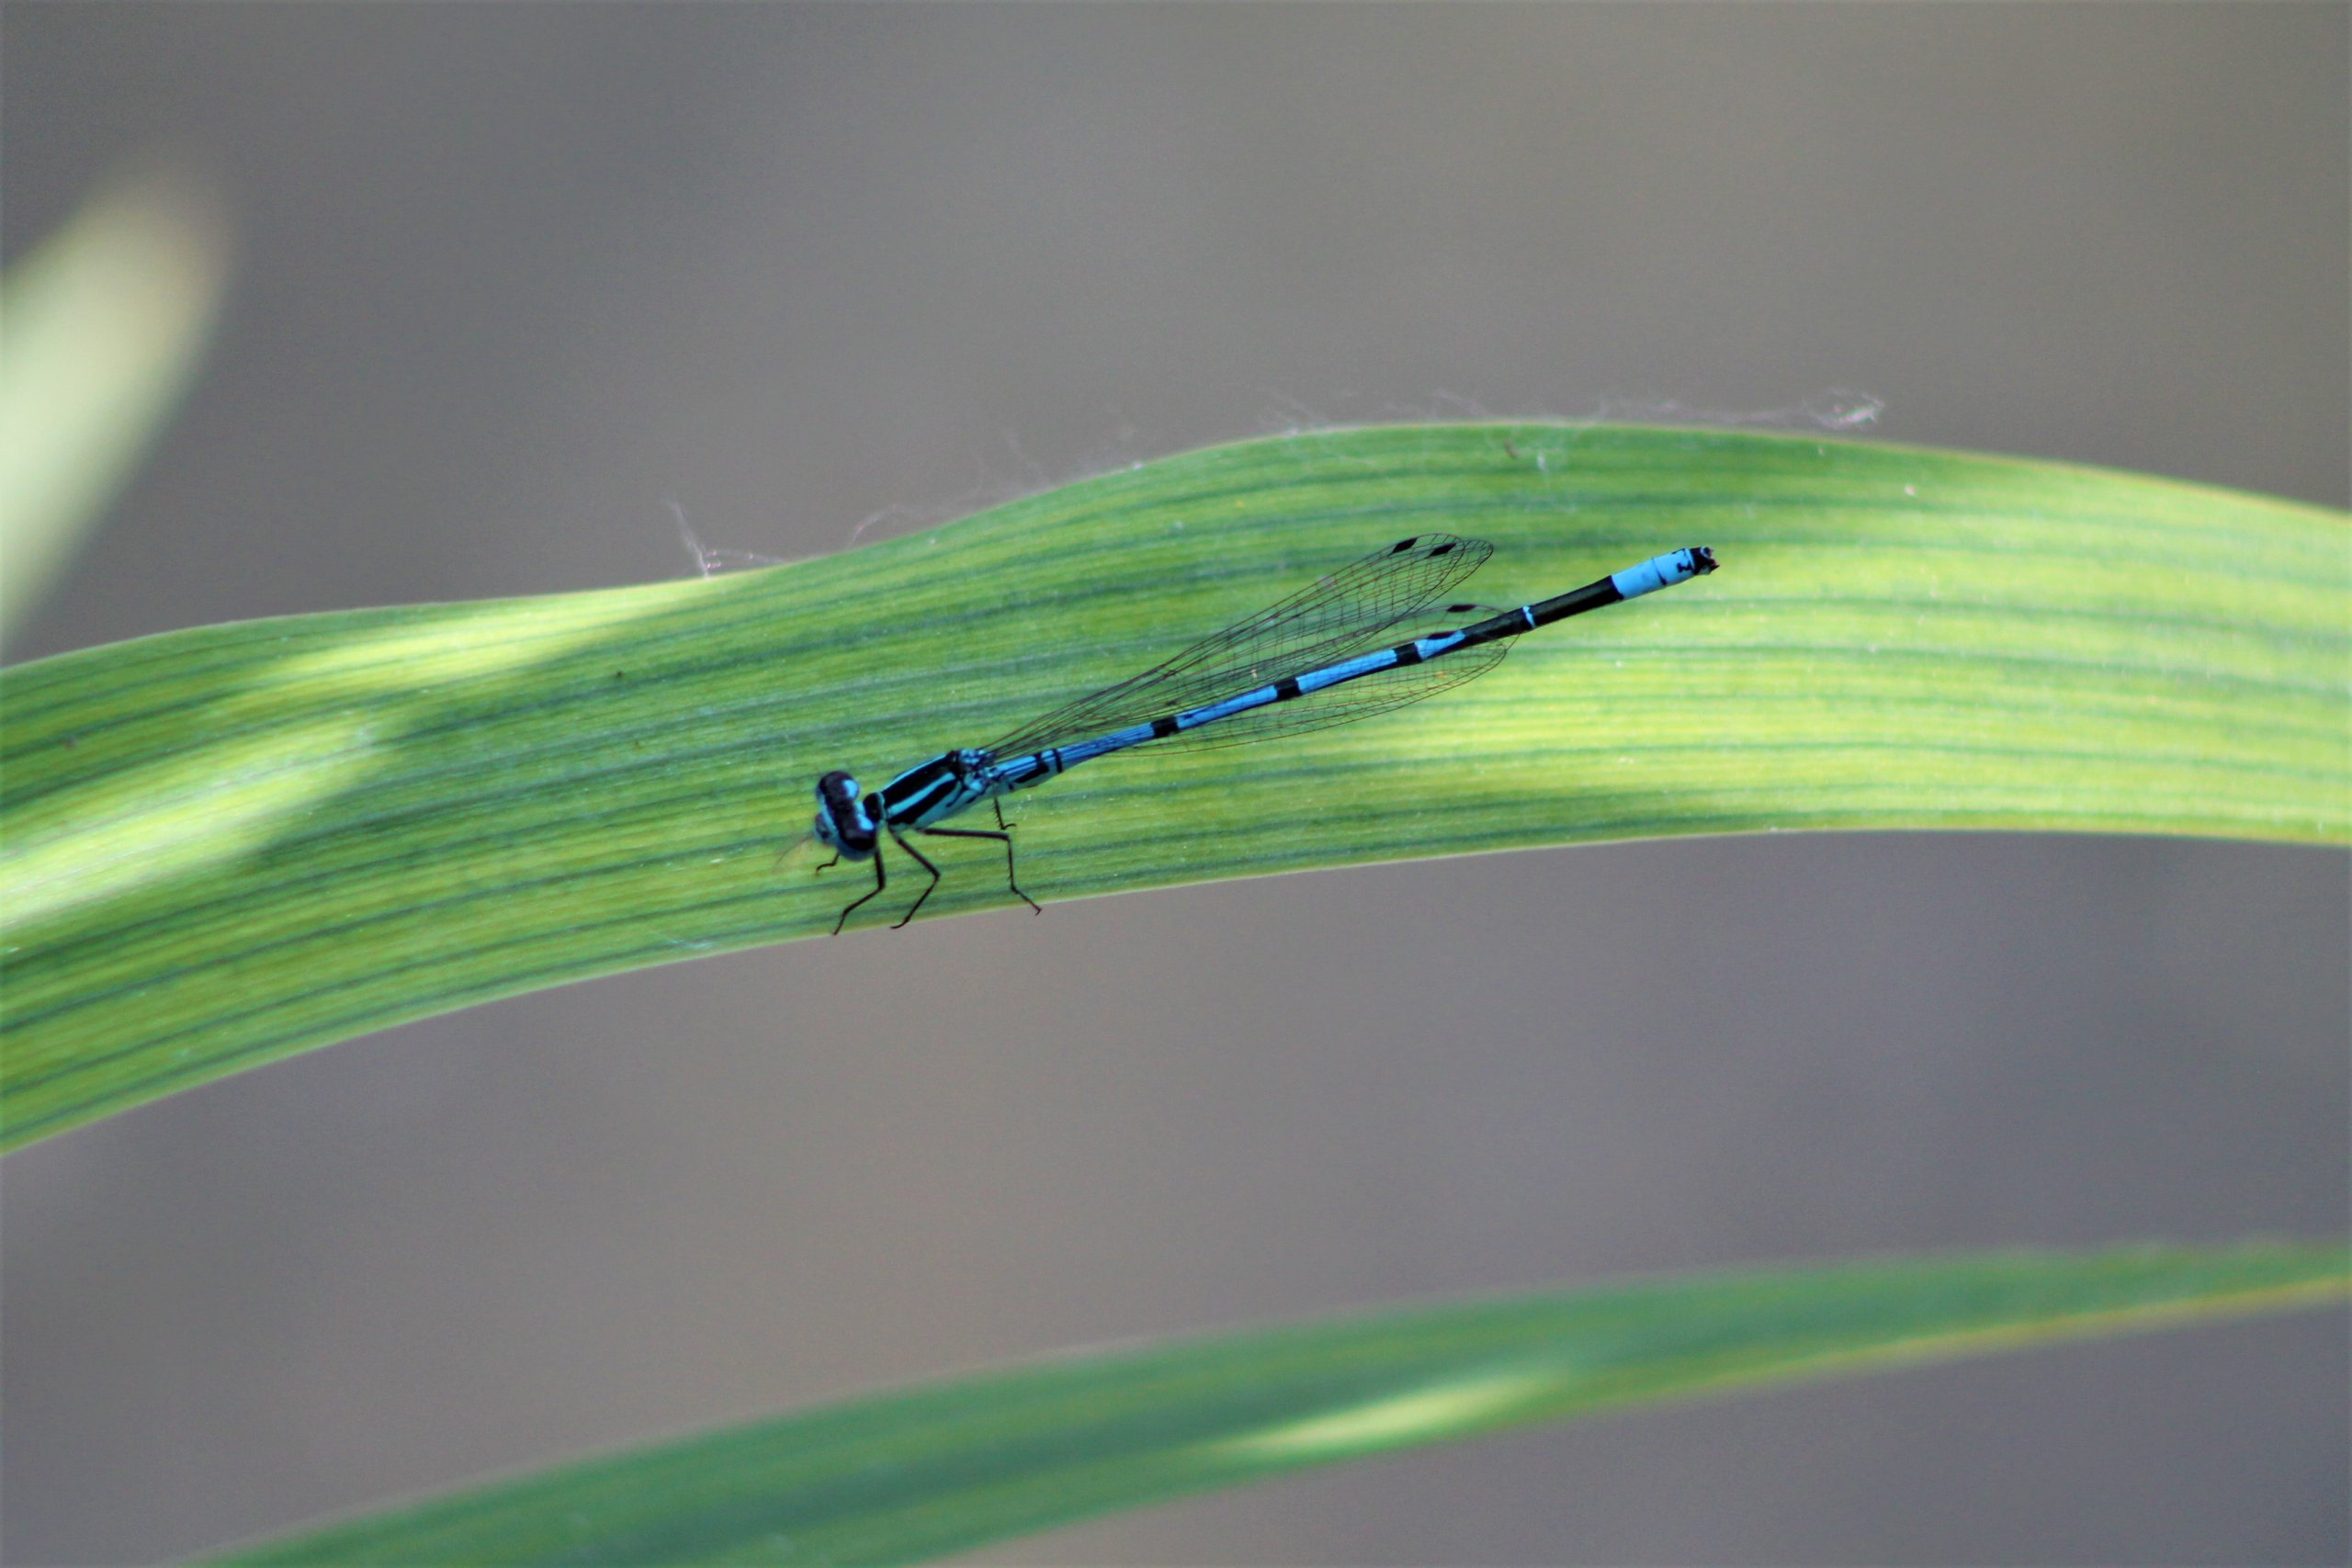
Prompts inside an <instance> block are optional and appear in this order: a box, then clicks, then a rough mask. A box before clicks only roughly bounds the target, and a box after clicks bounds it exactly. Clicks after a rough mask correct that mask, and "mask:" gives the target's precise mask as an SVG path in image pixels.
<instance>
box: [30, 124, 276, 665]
mask: <svg viewBox="0 0 2352 1568" xmlns="http://www.w3.org/2000/svg"><path fill="white" fill-rule="evenodd" d="M229 252H230V241H229V225H228V220H227V217H226V215H225V213H224V212H223V211H222V210H221V208H220V201H219V198H218V197H216V196H215V195H214V194H213V192H212V189H211V187H210V186H209V185H208V184H207V183H205V182H204V181H203V180H202V179H200V178H199V177H198V176H197V175H194V174H192V173H190V172H188V171H187V170H185V169H182V168H179V167H177V166H175V165H155V166H151V167H147V168H143V169H141V170H138V171H135V172H130V173H126V174H123V175H118V176H117V177H116V178H115V179H113V180H112V181H110V182H109V183H108V184H107V185H106V186H103V187H102V188H101V189H100V190H99V191H98V192H97V193H96V195H94V196H93V197H90V199H89V201H88V203H87V204H86V205H85V207H84V208H83V209H82V210H81V211H79V212H77V213H76V214H74V217H73V219H72V220H70V221H69V222H67V223H66V224H65V226H64V227H63V228H62V229H60V230H59V231H57V232H56V233H54V234H52V235H51V236H50V237H49V238H48V239H46V240H45V241H43V242H42V243H41V244H40V247H39V248H38V249H36V250H34V251H33V252H31V253H30V254H28V255H26V256H25V257H23V258H22V259H21V260H19V261H17V263H16V264H15V265H12V266H11V267H9V269H8V272H7V275H6V278H5V279H0V644H5V643H6V640H7V639H8V638H9V637H11V636H12V635H13V634H14V633H15V632H16V631H17V629H18V628H19V626H20V625H21V623H22V621H23V618H24V616H25V614H26V612H27V611H28V610H29V609H31V607H32V606H33V605H34V604H37V603H39V602H40V598H41V596H42V595H43V593H45V592H47V590H48V588H49V586H50V584H51V582H52V581H55V579H56V578H57V576H58V574H59V573H60V572H62V570H64V569H65V567H66V565H67V563H68V562H70V561H71V560H72V559H73V557H74V550H75V548H76V547H78V546H79V544H80V542H81V540H82V539H83V537H84V536H85V534H86V533H87V532H88V530H89V529H91V528H92V527H94V526H95V525H96V524H97V522H98V521H99V519H100V518H101V517H103V516H104V515H105V512H106V508H107V502H110V501H111V500H112V499H113V498H114V496H115V494H116V493H117V492H118V491H119V490H120V489H121V488H122V486H123V485H124V484H125V483H126V482H128V481H129V479H130V476H131V474H132V473H133V472H135V471H136V469H137V468H138V465H139V461H140V458H141V457H142V456H143V455H144V454H145V452H146V450H147V448H148V446H150V444H152V443H153V440H154V438H155V435H156V433H157V432H158V431H160V430H161V429H162V428H163V426H164V422H165V421H167V420H168V419H169V418H170V417H171V415H172V412H173V411H174V409H175V408H176V407H177V406H178V404H179V400H180V396H181V394H182V393H183V392H184V391H186V390H187V385H188V382H189V380H190V379H191V378H193V377H194V376H195V374H196V369H197V366H198V364H199V363H200V362H201V361H202V359H203V356H204V349H205V345H206V344H207V343H208V342H209V339H210V337H211V333H212V326H213V322H214V321H215V320H216V319H217V318H218V317H219V315H220V304H221V300H222V299H223V297H224V295H225V293H226V291H227V288H228V281H229Z"/></svg>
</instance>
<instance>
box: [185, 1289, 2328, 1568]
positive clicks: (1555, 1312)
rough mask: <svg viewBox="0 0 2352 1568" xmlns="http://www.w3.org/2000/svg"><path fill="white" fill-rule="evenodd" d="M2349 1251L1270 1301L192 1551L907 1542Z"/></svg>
mask: <svg viewBox="0 0 2352 1568" xmlns="http://www.w3.org/2000/svg"><path fill="white" fill-rule="evenodd" d="M2348 1266H2352V1258H2348V1257H2347V1254H2346V1249H2345V1248H2344V1247H2341V1246H2334V1245H2328V1246H2293V1245H2278V1244H2269V1245H2261V1246H2250V1247H2241V1248H2236V1249H2224V1250H2211V1251H2190V1250H2177V1249H2153V1248H2135V1249H2131V1250H2119V1251H2109V1252H2099V1253H2086V1254H2078V1255H2075V1256H2065V1255H2041V1256H2037V1255H2002V1254H1991V1255H1977V1256H1973V1257H1959V1258H1924V1259H1896V1260H1888V1261H1872V1262H1869V1263H1857V1264H1842V1265H1832V1266H1827V1267H1819V1268H1811V1269H1773V1270H1758V1271H1752V1272H1745V1273H1727V1274H1719V1275H1713V1276H1701V1277H1696V1278H1688V1279H1677V1280H1642V1281H1636V1282H1634V1283H1630V1284H1620V1285H1612V1286H1603V1287H1599V1288H1595V1289H1590V1290H1585V1291H1576V1292H1560V1293H1553V1294H1545V1295H1534V1296H1521V1297H1516V1298H1504V1299H1498V1300H1492V1301H1482V1302H1465V1303H1451V1304H1446V1305H1440V1306H1424V1307H1416V1308H1409V1309H1405V1310H1397V1311H1389V1312H1384V1313H1381V1314H1373V1315H1364V1316H1356V1317H1347V1318H1334V1319H1328V1320H1325V1321H1321V1322H1315V1323H1303V1324H1293V1325H1285V1326H1283V1327H1280V1328H1274V1329H1259V1330H1255V1331H1250V1332H1243V1333H1236V1334H1228V1335H1221V1336H1217V1337H1210V1338H1202V1339H1194V1340H1189V1341H1180V1342H1176V1343H1172V1344H1168V1345H1162V1346H1152V1347H1148V1348H1143V1349H1124V1350H1115V1351H1108V1352H1091V1353H1088V1354H1083V1355H1077V1356H1071V1357H1067V1358H1064V1359H1059V1360H1055V1361H1050V1362H1045V1363H1042V1364H1039V1365H1035V1366H1031V1367H1019V1368H1012V1369H1009V1370H1005V1371H995V1372H990V1373H983V1374H981V1375H978V1376H976V1377H970V1378H966V1379H959V1380H956V1381H953V1382H939V1383H933V1384H931V1385H929V1386H925V1387H920V1388H913V1389H907V1390H902V1391H893V1392H891V1393H885V1394H879V1395H876V1396H873V1397H871V1398H867V1399H862V1400H854V1401H850V1402H847V1403H844V1404H837V1405H832V1406H828V1407H825V1408H821V1409H817V1410H811V1411H808V1412H806V1413H803V1414H801V1415H797V1416H785V1417H782V1418H780V1419H776V1420H772V1421H766V1422H760V1423H756V1424H752V1425H748V1426H742V1427H733V1428H730V1429H727V1430H721V1431H713V1432H707V1433H701V1434H696V1435H695V1436H691V1437H685V1438H672V1439H670V1440H669V1441H666V1442H662V1443H659V1444H654V1445H650V1446H648V1447H645V1448H641V1449H635V1450H628V1451H625V1452H621V1453H616V1454H611V1455H605V1456H600V1457H598V1458H594V1459H589V1460H582V1461H575V1462H573V1463H571V1464H568V1465H562V1466H559V1467H557V1468H555V1469H552V1470H548V1471H545V1472H538V1473H535V1474H530V1475H524V1476H517V1477H513V1478H509V1479H505V1480H501V1481H496V1482H492V1483H487V1484H485V1485H482V1486H480V1487H477V1488H473V1489H469V1490H467V1491H463V1492H459V1493H456V1494H454V1495H449V1496H447V1497H442V1498H436V1499H433V1500H430V1501H426V1502H423V1503H418V1504H413V1505H410V1506H403V1507H399V1508H393V1509H389V1510H386V1511H384V1512H382V1513H379V1514H371V1515H367V1516H363V1517H358V1518H355V1519H352V1520H348V1521H346V1522H344V1523H341V1524H337V1525H331V1526H328V1527H326V1528H324V1529H318V1530H315V1531H301V1532H298V1533H295V1534H291V1535H288V1536H286V1537H284V1538H282V1539H279V1540H275V1541H269V1542H265V1543H262V1544H260V1545H257V1546H254V1547H250V1548H247V1549H245V1550H243V1551H233V1552H231V1553H229V1554H227V1555H226V1556H223V1557H220V1558H217V1559H214V1560H213V1561H214V1562H220V1563H222V1564H228V1563H240V1564H247V1565H252V1568H258V1565H259V1564H264V1563H287V1564H295V1563H303V1564H318V1565H321V1568H325V1565H328V1564H345V1563H384V1564H413V1565H418V1568H422V1565H424V1564H437V1563H482V1562H497V1563H518V1564H519V1563H550V1564H552V1563H576V1564H585V1563H610V1564H615V1565H616V1568H625V1565H629V1564H653V1563H692V1562H766V1563H794V1562H840V1563H880V1562H910V1561H916V1560H920V1559H924V1558H931V1557H937V1556H941V1555H944V1554H945V1553H948V1552H954V1551H968V1550H970V1549H971V1548H973V1547H976V1546H981V1545H985V1544H986V1543H988V1542H989V1541H992V1540H1003V1539H1006V1538H1008V1537H1012V1536H1019V1535H1025V1534H1029V1533H1032V1532H1035V1531H1037V1530H1041V1529H1050V1528H1052V1527H1054V1526H1056V1525H1061V1524H1067V1523H1069V1522H1070V1521H1072V1520H1074V1519H1080V1518H1084V1517H1088V1516H1090V1515H1093V1514H1100V1513H1107V1512H1110V1511H1113V1510H1115V1509H1120V1508H1130V1507H1135V1506H1138V1505H1141V1504H1145V1503H1152V1502H1158V1501H1161V1500H1163V1499H1165V1498H1168V1497H1171V1496H1176V1495H1182V1494H1183V1493H1187V1492H1199V1491H1206V1490H1210V1489H1212V1488H1216V1487H1224V1486H1236V1485H1240V1484H1243V1483H1248V1482H1252V1481H1259V1480H1263V1479H1266V1478H1268V1477H1271V1476H1275V1475H1280V1474H1283V1473H1284V1472H1289V1471H1295V1470H1301V1469H1306V1468H1308V1467H1310V1466H1317V1465H1328V1464H1333V1463H1337V1462H1340V1461H1344V1460H1351V1459H1358V1458H1362V1457H1364V1456H1366V1455H1371V1454H1376V1453H1381V1452H1384V1451H1386V1450H1394V1449H1403V1448H1411V1447H1416V1446H1419V1445H1424V1444H1429V1443H1436V1442H1445V1441H1450V1440H1453V1439H1457V1438H1464V1437H1469V1436H1472V1435H1474V1434H1476V1433H1480V1432H1487V1431H1492V1430H1495V1429H1497V1428H1499V1427H1512V1426H1520V1425H1524V1424H1526V1423H1530V1422H1534V1421H1544V1420H1559V1419H1563V1418H1566V1417H1570V1416H1584V1415H1590V1414H1594V1413H1597V1412H1600V1411H1606V1410H1611V1409H1620V1408H1623V1407H1626V1406H1638V1405H1643V1404H1658V1403H1661V1402H1665V1401H1672V1400H1680V1399H1688V1398H1691V1397H1694V1396H1698V1395H1702V1394H1713V1393H1727V1392H1731V1391H1734V1390H1737V1389H1741V1388H1745V1387H1749V1386H1752V1385H1755V1384H1758V1383H1770V1382H1788V1381H1792V1380H1797V1379H1810V1378H1820V1377H1827V1376H1834V1375H1838V1374H1841V1373H1851V1372H1855V1371H1884V1370H1887V1369H1890V1368H1895V1367H1902V1366H1906V1365H1916V1364H1918V1363H1920V1362H1924V1361H1930V1360H1938V1359H1950V1358H1953V1357H1959V1356H1969V1355H1983V1354H1986V1353H1990V1352H1995V1351H2005V1350H2018V1349H2024V1348H2032V1347H2035V1346H2038V1345H2044V1344H2047V1343H2049V1342H2051V1341H2052V1340H2058V1339H2064V1338H2077V1337H2095V1336H2103V1335H2114V1334H2121V1333H2129V1332H2133V1331H2139V1330H2146V1329H2151V1328H2161V1327H2170V1326H2174V1325H2180V1324H2183V1323H2189V1322H2195V1321H2198V1320H2200V1319H2206V1320H2210V1319H2219V1318H2227V1317H2232V1316H2239V1315H2244V1314H2253V1313H2264V1312H2277V1311H2280V1310H2285V1309H2290V1308H2294V1307H2308V1306H2313V1305H2319V1304H2324V1303H2333V1302H2339V1301H2341V1300H2342V1299H2343V1298H2344V1296H2345V1294H2346V1290H2347V1287H2352V1273H2348ZM1561 1506H1563V1507H1566V1508H1570V1509H1573V1508H1574V1506H1575V1503H1574V1500H1573V1499H1563V1500H1562V1503H1561Z"/></svg>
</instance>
